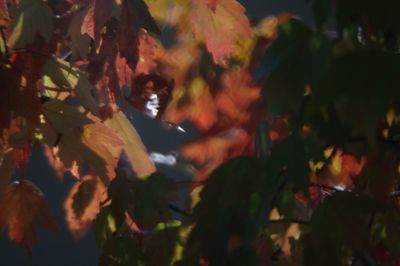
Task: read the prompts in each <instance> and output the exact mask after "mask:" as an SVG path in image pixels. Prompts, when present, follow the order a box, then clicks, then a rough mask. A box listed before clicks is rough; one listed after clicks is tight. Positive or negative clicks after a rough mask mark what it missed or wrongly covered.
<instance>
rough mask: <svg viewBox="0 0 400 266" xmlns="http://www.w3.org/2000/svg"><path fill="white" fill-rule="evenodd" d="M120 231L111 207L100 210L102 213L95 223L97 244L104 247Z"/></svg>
mask: <svg viewBox="0 0 400 266" xmlns="http://www.w3.org/2000/svg"><path fill="white" fill-rule="evenodd" d="M117 230H118V228H117V225H116V221H115V218H114V216H113V215H112V211H111V207H110V206H106V207H103V208H101V209H100V213H99V214H98V215H97V216H96V220H95V222H94V231H95V234H96V243H97V246H98V247H100V248H101V247H103V246H104V243H106V241H107V240H108V239H109V238H111V237H112V235H113V234H114V233H115V232H116V231H117Z"/></svg>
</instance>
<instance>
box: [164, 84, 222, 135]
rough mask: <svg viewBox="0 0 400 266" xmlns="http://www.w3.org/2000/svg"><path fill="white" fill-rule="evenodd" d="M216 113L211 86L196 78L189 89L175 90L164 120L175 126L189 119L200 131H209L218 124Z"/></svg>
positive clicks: (180, 88)
mask: <svg viewBox="0 0 400 266" xmlns="http://www.w3.org/2000/svg"><path fill="white" fill-rule="evenodd" d="M216 112H217V110H216V107H215V103H214V100H213V97H212V95H211V92H210V88H209V86H208V85H207V84H206V83H205V82H204V80H203V79H201V78H196V79H194V80H193V81H192V82H191V83H190V85H189V86H188V87H187V88H185V87H179V88H176V89H175V90H174V92H173V95H172V101H171V103H170V104H169V105H168V107H167V110H166V111H165V115H164V119H165V120H166V121H170V122H173V123H175V124H180V123H181V122H183V121H184V120H185V119H188V120H190V121H192V122H193V123H194V124H195V125H196V126H197V127H198V128H199V129H201V130H207V129H209V128H210V127H211V126H212V125H213V124H214V123H215V122H216V119H217V118H216V114H217V113H216Z"/></svg>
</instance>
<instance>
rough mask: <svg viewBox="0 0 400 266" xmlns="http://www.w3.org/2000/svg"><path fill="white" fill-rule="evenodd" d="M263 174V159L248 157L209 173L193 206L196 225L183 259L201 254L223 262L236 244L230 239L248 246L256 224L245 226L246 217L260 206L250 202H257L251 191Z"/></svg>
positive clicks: (199, 256)
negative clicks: (197, 201) (250, 227)
mask: <svg viewBox="0 0 400 266" xmlns="http://www.w3.org/2000/svg"><path fill="white" fill-rule="evenodd" d="M263 174H264V170H263V166H262V163H261V162H260V161H258V160H256V159H254V158H248V157H238V158H235V159H231V160H229V161H227V162H226V163H224V164H222V165H221V166H220V167H218V168H217V169H216V170H215V171H214V172H213V173H212V174H211V176H210V177H209V179H208V180H207V182H206V184H205V186H204V188H203V190H202V192H201V193H200V201H199V203H198V204H197V205H196V206H195V208H194V210H193V216H192V217H191V221H192V222H193V223H195V224H196V226H195V227H194V228H193V230H192V231H191V233H190V236H189V239H188V241H187V245H186V247H185V251H184V259H185V260H186V261H192V262H196V261H199V259H200V258H202V257H204V258H205V259H206V260H208V261H209V262H210V265H225V264H226V262H227V261H228V259H229V257H230V256H231V255H233V254H234V253H232V252H234V251H235V250H236V249H237V248H238V247H236V246H232V244H229V243H230V241H232V240H233V239H239V242H240V245H239V247H240V246H243V245H245V246H246V249H248V248H250V245H249V244H250V243H251V241H252V240H254V239H255V237H256V232H257V228H255V229H254V230H248V228H247V218H248V217H249V216H250V215H252V214H251V213H252V210H254V211H253V212H257V211H258V210H259V208H258V206H255V207H253V206H252V205H253V204H258V200H257V196H254V195H253V194H254V193H255V192H256V191H257V188H258V187H259V186H260V180H261V179H262V178H263V177H264V175H263ZM260 196H261V197H262V196H264V197H266V196H267V195H260ZM257 214H258V212H257ZM254 215H256V213H255V214H254ZM257 217H258V216H257ZM264 218H266V216H265V217H264ZM249 231H251V232H250V233H249ZM247 234H249V236H247ZM250 234H251V235H250Z"/></svg>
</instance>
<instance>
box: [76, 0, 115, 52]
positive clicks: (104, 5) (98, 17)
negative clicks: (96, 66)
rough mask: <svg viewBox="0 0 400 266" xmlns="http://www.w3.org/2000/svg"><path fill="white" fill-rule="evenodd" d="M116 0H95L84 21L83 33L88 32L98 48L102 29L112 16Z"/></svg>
mask: <svg viewBox="0 0 400 266" xmlns="http://www.w3.org/2000/svg"><path fill="white" fill-rule="evenodd" d="M113 4H114V2H113V1H112V0H93V2H92V3H91V5H90V6H89V8H88V10H87V13H86V15H85V17H84V19H83V21H82V26H81V33H82V34H85V33H87V34H88V35H89V36H90V38H92V39H93V40H94V41H95V44H96V48H98V47H99V45H100V31H101V28H102V27H103V26H104V25H105V24H106V22H107V20H108V19H109V18H110V17H111V14H112V10H113Z"/></svg>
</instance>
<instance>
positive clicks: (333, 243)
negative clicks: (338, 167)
mask: <svg viewBox="0 0 400 266" xmlns="http://www.w3.org/2000/svg"><path fill="white" fill-rule="evenodd" d="M378 210H379V206H378V205H377V204H376V202H374V201H373V200H372V199H371V198H369V197H368V196H365V195H357V194H355V193H350V192H335V193H333V195H332V196H331V197H328V198H327V199H326V200H325V201H324V203H323V204H322V205H320V206H319V207H318V208H317V209H316V210H315V212H314V214H313V217H312V220H311V231H310V232H309V233H308V234H307V235H306V236H305V238H304V263H305V264H306V265H312V266H313V265H332V266H333V265H341V264H343V263H344V262H345V261H346V257H345V252H343V251H344V250H345V249H346V248H348V249H349V248H350V249H355V250H357V251H358V252H363V251H368V250H369V249H370V248H371V242H370V240H369V239H370V237H369V230H370V229H369V223H370V221H371V217H372V216H373V215H374V213H375V212H377V211H378Z"/></svg>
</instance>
